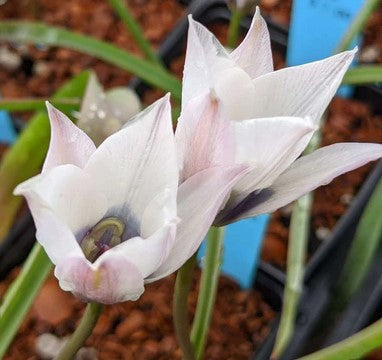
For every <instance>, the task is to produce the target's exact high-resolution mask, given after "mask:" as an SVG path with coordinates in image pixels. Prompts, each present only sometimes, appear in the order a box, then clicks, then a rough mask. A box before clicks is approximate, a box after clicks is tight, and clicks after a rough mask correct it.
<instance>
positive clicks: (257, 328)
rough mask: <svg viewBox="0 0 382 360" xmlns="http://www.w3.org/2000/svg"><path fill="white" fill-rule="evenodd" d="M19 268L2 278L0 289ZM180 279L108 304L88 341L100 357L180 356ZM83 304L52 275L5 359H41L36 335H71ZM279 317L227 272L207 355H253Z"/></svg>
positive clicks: (235, 358) (235, 357)
mask: <svg viewBox="0 0 382 360" xmlns="http://www.w3.org/2000/svg"><path fill="white" fill-rule="evenodd" d="M16 273H17V271H15V272H14V273H13V274H11V276H10V277H9V278H8V279H7V280H6V281H5V282H3V283H1V284H0V295H1V293H2V292H3V291H4V290H5V288H6V287H7V285H8V284H9V283H10V281H11V279H13V278H14V277H15V276H16ZM199 276H200V272H199V271H198V272H197V274H196V276H195V281H194V286H193V290H192V292H191V294H190V298H189V308H190V315H192V314H193V312H194V309H195V305H196V300H197V283H198V279H199ZM174 281H175V276H174V275H172V276H169V277H167V278H165V279H163V280H161V281H158V282H156V283H153V284H150V285H148V286H147V287H146V291H145V292H144V294H143V295H142V297H141V298H140V299H139V300H138V301H135V302H131V301H129V302H125V303H122V304H116V305H113V306H107V307H105V309H104V311H103V313H102V315H101V317H100V319H99V322H98V324H97V326H96V328H95V330H94V333H93V335H92V336H91V337H90V338H89V339H88V341H87V342H86V346H87V347H90V348H94V349H97V352H98V358H99V359H105V360H106V359H107V360H111V359H126V360H127V359H155V360H157V359H163V360H164V359H180V358H181V353H180V350H179V349H178V346H177V343H176V340H175V336H174V330H173V324H172V313H171V304H172V293H173V286H174ZM83 309H84V304H83V303H81V302H80V301H78V300H77V299H76V298H75V297H74V296H72V295H71V294H70V293H66V292H63V291H62V290H61V289H60V288H59V287H58V284H57V281H56V279H55V278H53V276H52V277H51V278H49V279H48V281H47V282H46V283H45V285H44V287H43V288H42V290H41V292H40V294H39V296H38V297H37V299H36V301H35V302H34V304H33V307H32V309H31V311H30V312H29V315H28V317H27V318H26V320H25V321H24V323H23V325H22V327H21V329H20V332H19V335H18V336H17V337H16V339H15V340H14V342H13V345H12V346H11V348H10V350H9V352H8V355H7V356H6V357H5V359H6V360H11V359H12V360H21V359H26V358H28V359H38V358H39V357H38V356H37V355H36V344H37V342H36V339H37V338H39V336H41V335H42V334H46V333H50V334H54V335H56V336H58V337H59V338H63V337H64V336H66V335H69V334H70V333H72V332H73V330H74V329H75V327H76V324H78V321H79V319H80V318H81V314H82V312H83ZM273 317H274V311H273V310H272V309H271V308H270V306H269V305H267V304H266V303H265V302H264V301H263V300H262V299H261V295H260V294H259V293H258V292H256V291H254V290H251V291H242V290H240V289H239V287H238V286H237V285H236V284H235V283H234V282H233V281H232V280H229V279H228V278H226V277H221V278H220V282H219V289H218V297H217V302H216V306H215V309H214V313H213V318H212V326H211V330H210V333H209V338H208V344H207V347H206V352H205V358H206V359H216V360H221V359H232V360H240V359H243V360H244V359H248V357H249V354H250V353H251V352H252V351H253V350H254V349H256V348H257V347H258V346H259V345H260V343H261V342H262V340H263V339H264V338H265V337H266V336H267V334H268V331H269V323H270V321H271V320H272V319H273ZM37 348H38V347H37ZM87 350H89V349H87Z"/></svg>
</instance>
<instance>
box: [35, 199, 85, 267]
mask: <svg viewBox="0 0 382 360" xmlns="http://www.w3.org/2000/svg"><path fill="white" fill-rule="evenodd" d="M28 204H31V202H30V201H28ZM29 206H31V205H29ZM31 212H32V216H33V220H34V222H35V225H36V239H37V241H38V242H39V243H40V244H41V246H42V247H43V248H44V250H45V252H46V253H47V255H48V257H49V259H50V260H51V261H52V263H53V264H58V263H59V262H60V261H62V260H63V259H64V258H66V257H68V256H77V257H84V255H83V252H82V250H81V248H80V246H79V244H78V242H77V240H76V238H75V236H74V234H73V232H72V231H71V229H70V228H69V227H68V225H67V224H65V223H63V222H62V221H61V220H60V219H59V218H58V217H57V215H56V214H55V213H53V211H52V210H50V209H49V208H47V207H42V206H41V207H36V206H33V208H32V207H31Z"/></svg>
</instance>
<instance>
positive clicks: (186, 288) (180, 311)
mask: <svg viewBox="0 0 382 360" xmlns="http://www.w3.org/2000/svg"><path fill="white" fill-rule="evenodd" d="M195 265H196V254H195V255H194V256H192V257H191V258H190V259H189V260H188V261H187V262H186V263H185V264H184V265H183V266H182V267H181V268H180V269H179V270H178V273H177V275H176V282H175V291H174V302H173V321H174V327H175V334H176V338H177V339H178V343H179V346H180V348H181V349H182V352H183V358H184V359H185V360H194V359H195V355H194V347H193V345H192V344H191V341H190V323H189V317H188V303H187V299H188V294H189V292H190V290H191V285H192V278H193V275H194V269H195Z"/></svg>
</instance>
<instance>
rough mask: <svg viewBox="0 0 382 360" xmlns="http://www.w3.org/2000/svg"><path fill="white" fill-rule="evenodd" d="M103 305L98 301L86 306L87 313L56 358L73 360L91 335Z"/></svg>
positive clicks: (56, 359) (57, 359) (58, 359)
mask: <svg viewBox="0 0 382 360" xmlns="http://www.w3.org/2000/svg"><path fill="white" fill-rule="evenodd" d="M101 311H102V305H101V304H97V303H89V304H88V305H87V306H86V310H85V313H84V315H83V317H82V319H81V322H80V324H79V325H78V327H77V328H76V330H75V331H74V333H73V334H72V336H71V337H70V339H69V340H68V342H67V343H66V344H65V345H64V347H63V348H62V349H61V350H60V352H59V354H58V355H57V357H56V358H55V360H71V359H74V357H75V355H76V354H77V351H78V350H79V349H80V348H81V347H82V346H83V345H84V343H85V341H86V339H87V338H88V337H89V336H90V335H91V333H92V331H93V329H94V327H95V325H96V323H97V320H98V318H99V316H100V315H101Z"/></svg>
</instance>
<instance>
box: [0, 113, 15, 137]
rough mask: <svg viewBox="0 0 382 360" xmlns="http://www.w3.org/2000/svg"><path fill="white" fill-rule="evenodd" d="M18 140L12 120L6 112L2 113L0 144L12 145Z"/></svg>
mask: <svg viewBox="0 0 382 360" xmlns="http://www.w3.org/2000/svg"><path fill="white" fill-rule="evenodd" d="M15 139H16V132H15V130H14V128H13V126H12V122H11V118H10V116H9V114H8V113H7V112H6V111H0V143H3V144H11V143H12V142H13V141H15Z"/></svg>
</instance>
